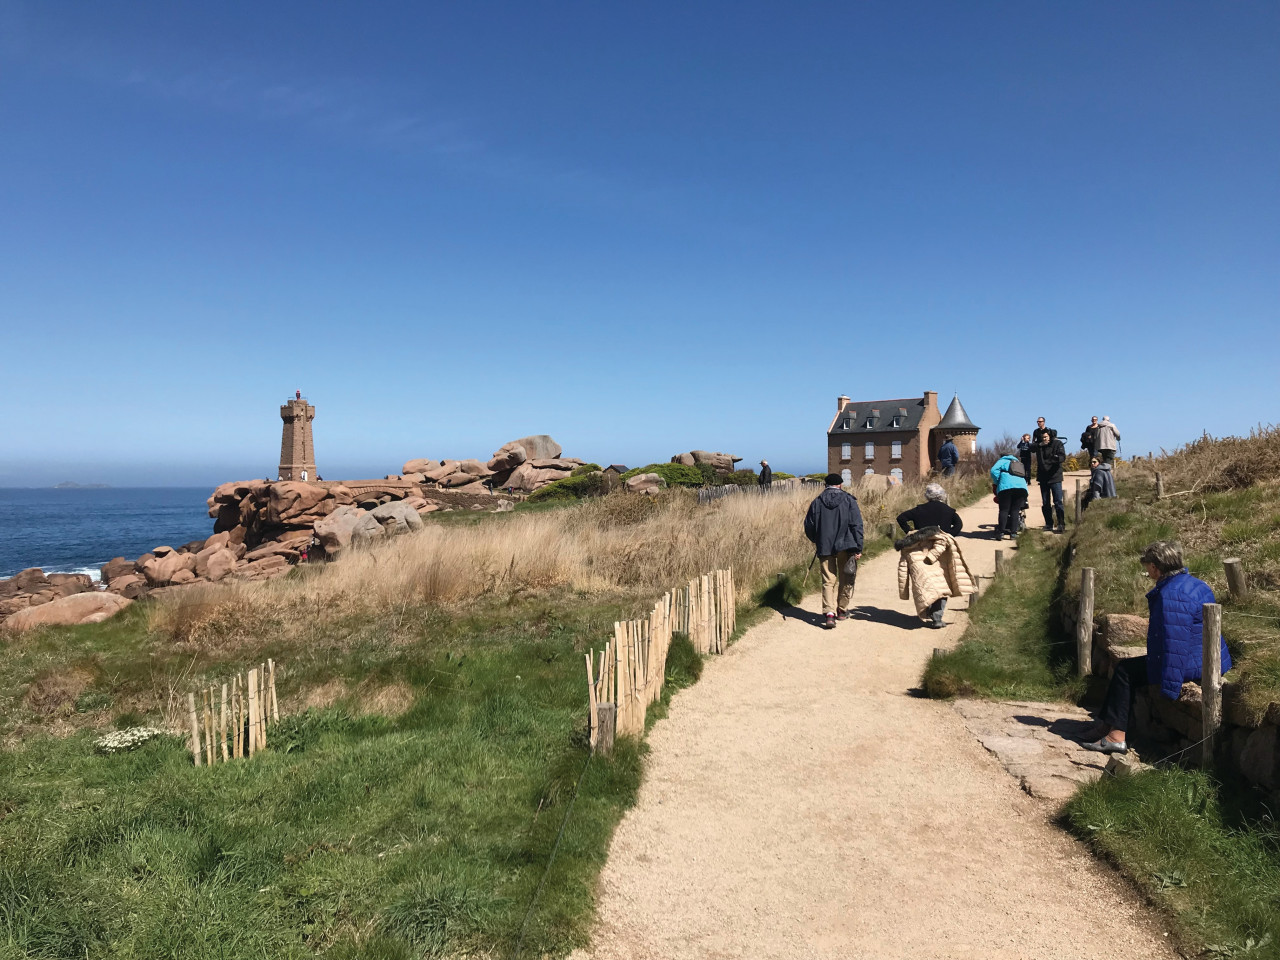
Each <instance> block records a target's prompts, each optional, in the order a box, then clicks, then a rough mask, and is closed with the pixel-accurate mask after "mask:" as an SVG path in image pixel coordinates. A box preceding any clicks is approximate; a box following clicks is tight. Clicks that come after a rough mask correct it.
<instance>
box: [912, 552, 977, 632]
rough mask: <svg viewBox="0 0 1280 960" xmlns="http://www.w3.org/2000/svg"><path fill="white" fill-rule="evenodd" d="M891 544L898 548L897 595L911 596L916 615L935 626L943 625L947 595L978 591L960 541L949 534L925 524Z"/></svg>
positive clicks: (961, 595) (964, 594)
mask: <svg viewBox="0 0 1280 960" xmlns="http://www.w3.org/2000/svg"><path fill="white" fill-rule="evenodd" d="M894 546H895V547H897V548H898V550H899V559H898V596H899V597H901V598H902V599H903V600H906V599H908V598H910V599H914V600H915V604H916V615H917V616H918V617H920V619H921V620H923V621H924V622H925V623H927V624H929V625H931V626H933V627H934V628H937V629H940V628H941V627H942V626H943V623H942V613H943V611H944V610H946V608H947V597H963V596H966V595H967V594H970V593H977V592H978V587H977V582H976V581H975V580H974V578H973V574H972V573H970V572H969V565H968V564H967V563H965V560H964V554H962V553H961V552H960V545H959V544H958V543H956V539H955V537H953V536H951V534H949V533H943V532H942V530H941V529H940V528H938V527H925V528H924V529H922V530H916V531H914V532H913V533H909V534H907V536H905V537H903V538H902V539H901V540H899V541H897V543H895V544H894Z"/></svg>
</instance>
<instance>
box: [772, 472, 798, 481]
mask: <svg viewBox="0 0 1280 960" xmlns="http://www.w3.org/2000/svg"><path fill="white" fill-rule="evenodd" d="M795 476H796V475H795V474H794V473H784V472H783V471H781V470H775V471H774V472H773V479H775V480H794V479H795Z"/></svg>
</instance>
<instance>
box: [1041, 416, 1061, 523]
mask: <svg viewBox="0 0 1280 960" xmlns="http://www.w3.org/2000/svg"><path fill="white" fill-rule="evenodd" d="M1066 459H1067V451H1066V449H1065V448H1064V447H1063V446H1062V441H1061V440H1059V439H1058V431H1057V430H1052V429H1047V430H1046V431H1045V432H1044V433H1042V434H1041V435H1040V442H1039V444H1037V446H1036V483H1038V484H1040V512H1041V513H1042V514H1043V515H1044V528H1045V529H1046V530H1048V531H1050V532H1052V531H1054V530H1055V529H1056V530H1057V532H1058V533H1065V532H1066V529H1067V513H1066V510H1064V509H1063V507H1062V464H1063V463H1064V462H1065V461H1066ZM1050 500H1052V507H1050ZM1055 513H1056V514H1057V520H1058V524H1057V527H1056V528H1055V527H1054V523H1053V521H1054V514H1055Z"/></svg>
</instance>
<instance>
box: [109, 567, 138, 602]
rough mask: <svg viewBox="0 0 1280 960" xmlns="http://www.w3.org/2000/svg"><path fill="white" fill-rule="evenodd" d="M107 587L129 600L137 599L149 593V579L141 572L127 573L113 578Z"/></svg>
mask: <svg viewBox="0 0 1280 960" xmlns="http://www.w3.org/2000/svg"><path fill="white" fill-rule="evenodd" d="M107 589H108V590H110V591H111V592H112V593H118V594H120V596H122V597H126V598H128V599H129V600H137V599H138V598H139V597H145V596H146V595H147V581H146V578H145V577H143V576H142V575H141V574H138V573H125V574H121V575H120V576H118V577H116V578H115V579H113V580H112V581H111V584H110V586H108V587H107Z"/></svg>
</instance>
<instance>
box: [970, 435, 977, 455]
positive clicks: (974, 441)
mask: <svg viewBox="0 0 1280 960" xmlns="http://www.w3.org/2000/svg"><path fill="white" fill-rule="evenodd" d="M969 452H970V453H977V452H978V438H977V437H974V438H973V439H972V440H970V441H969Z"/></svg>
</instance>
